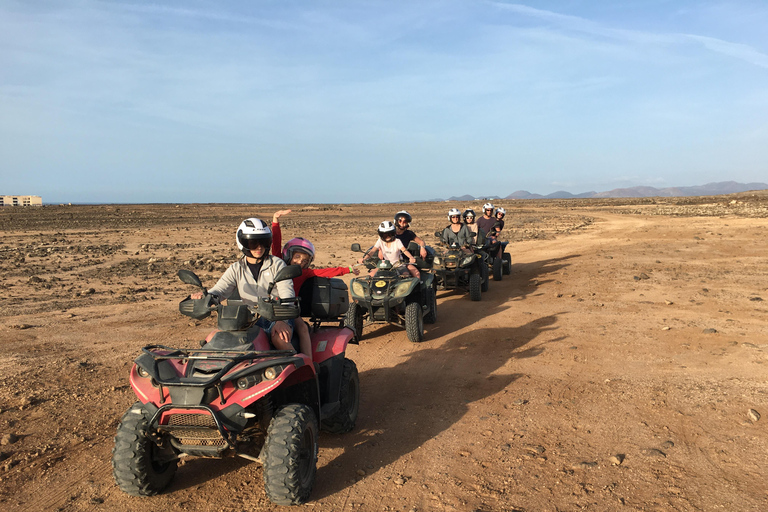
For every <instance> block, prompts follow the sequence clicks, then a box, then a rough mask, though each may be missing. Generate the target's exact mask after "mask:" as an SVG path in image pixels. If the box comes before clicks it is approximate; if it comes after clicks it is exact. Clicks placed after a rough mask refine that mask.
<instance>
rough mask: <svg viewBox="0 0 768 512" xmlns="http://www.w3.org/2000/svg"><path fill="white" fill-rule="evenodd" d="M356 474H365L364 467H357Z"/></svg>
mask: <svg viewBox="0 0 768 512" xmlns="http://www.w3.org/2000/svg"><path fill="white" fill-rule="evenodd" d="M357 476H365V470H364V469H358V470H357Z"/></svg>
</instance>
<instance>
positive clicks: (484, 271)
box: [480, 261, 490, 293]
mask: <svg viewBox="0 0 768 512" xmlns="http://www.w3.org/2000/svg"><path fill="white" fill-rule="evenodd" d="M480 272H481V275H480V277H481V279H482V281H481V282H480V291H481V292H483V293H485V292H487V291H488V285H489V284H490V279H488V263H487V262H485V261H483V264H482V265H480Z"/></svg>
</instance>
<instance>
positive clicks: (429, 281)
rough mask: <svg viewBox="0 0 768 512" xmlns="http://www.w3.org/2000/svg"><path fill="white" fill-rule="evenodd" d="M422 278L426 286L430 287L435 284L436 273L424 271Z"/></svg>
mask: <svg viewBox="0 0 768 512" xmlns="http://www.w3.org/2000/svg"><path fill="white" fill-rule="evenodd" d="M421 280H422V281H423V282H424V286H425V287H426V288H427V289H429V288H432V287H433V286H434V285H435V274H433V273H432V272H422V273H421Z"/></svg>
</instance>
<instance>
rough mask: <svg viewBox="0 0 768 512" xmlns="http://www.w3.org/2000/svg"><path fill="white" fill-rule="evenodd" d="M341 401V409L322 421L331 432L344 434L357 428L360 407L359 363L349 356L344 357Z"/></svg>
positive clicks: (324, 426)
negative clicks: (348, 357)
mask: <svg viewBox="0 0 768 512" xmlns="http://www.w3.org/2000/svg"><path fill="white" fill-rule="evenodd" d="M339 401H340V402H341V403H340V406H339V410H338V411H336V412H335V413H334V414H333V416H331V417H329V418H326V419H324V420H323V421H322V422H321V423H320V426H321V428H322V429H323V430H325V431H326V432H330V433H331V434H344V433H345V432H349V431H350V430H352V429H353V428H355V423H356V422H357V413H358V411H359V409H360V377H359V376H358V374H357V365H356V364H355V362H354V361H352V360H351V359H347V358H344V368H343V370H342V375H341V392H340V393H339Z"/></svg>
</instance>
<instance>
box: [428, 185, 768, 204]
mask: <svg viewBox="0 0 768 512" xmlns="http://www.w3.org/2000/svg"><path fill="white" fill-rule="evenodd" d="M766 189H768V183H737V182H735V181H721V182H718V183H707V184H706V185H700V186H695V187H667V188H655V187H630V188H615V189H613V190H608V191H607V192H582V193H581V194H572V193H570V192H566V191H565V190H558V191H557V192H552V193H551V194H547V195H545V196H543V195H541V194H532V193H530V192H528V191H527V190H518V191H517V192H512V193H511V194H509V195H508V196H506V197H500V196H487V197H473V196H470V195H463V196H453V197H449V198H448V199H431V200H430V201H459V202H466V201H477V200H483V199H585V198H607V197H619V198H621V197H685V196H719V195H723V194H735V193H738V192H747V191H749V190H766Z"/></svg>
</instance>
